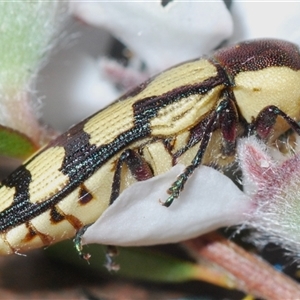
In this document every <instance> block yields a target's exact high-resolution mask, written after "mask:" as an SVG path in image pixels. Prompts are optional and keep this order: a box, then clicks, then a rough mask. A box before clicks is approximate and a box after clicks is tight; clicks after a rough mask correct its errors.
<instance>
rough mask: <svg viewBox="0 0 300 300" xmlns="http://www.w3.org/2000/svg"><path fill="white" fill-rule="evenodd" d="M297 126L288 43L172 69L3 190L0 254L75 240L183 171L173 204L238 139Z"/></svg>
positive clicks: (259, 45)
mask: <svg viewBox="0 0 300 300" xmlns="http://www.w3.org/2000/svg"><path fill="white" fill-rule="evenodd" d="M278 116H279V117H278ZM299 120H300V54H299V49H298V47H297V46H295V45H293V44H291V43H288V42H284V41H279V40H256V41H250V42H244V43H240V44H238V45H235V46H231V47H228V48H224V49H221V50H218V51H217V52H215V53H214V54H213V55H211V56H209V57H202V58H200V59H196V60H193V61H189V62H186V63H184V64H181V65H178V66H176V67H174V68H171V69H169V70H167V71H165V72H163V73H161V74H159V75H157V76H156V77H154V78H152V79H150V80H148V81H147V82H145V83H143V84H142V85H140V86H139V87H137V88H136V89H134V90H133V91H132V92H131V93H128V94H126V95H125V96H123V97H122V98H121V99H119V100H118V101H116V102H115V103H113V104H112V105H110V106H108V107H107V108H105V109H103V110H101V111H100V112H98V113H96V114H94V115H93V116H91V117H89V118H87V119H86V120H84V121H82V122H80V123H79V124H77V125H76V126H74V127H72V128H71V129H70V130H69V131H67V132H66V133H64V134H62V135H61V136H59V137H58V138H57V139H56V140H54V141H52V142H51V143H49V144H48V145H47V146H46V147H44V148H43V149H42V150H40V151H39V152H37V153H36V154H34V155H33V156H32V157H31V158H30V159H29V160H27V161H26V162H25V163H24V164H23V165H22V166H21V167H19V168H18V169H17V170H15V171H14V172H13V173H12V174H11V175H10V176H8V177H7V178H6V179H5V180H4V181H3V182H2V185H1V187H0V253H1V254H3V255H5V254H11V253H18V252H23V251H25V250H28V249H31V248H36V247H42V246H45V245H49V244H51V243H54V242H57V241H60V240H63V239H67V238H70V237H72V236H74V235H75V234H76V232H78V231H80V229H82V228H83V227H84V226H85V225H89V224H92V223H93V222H95V220H96V219H98V218H99V216H100V215H101V214H102V213H103V211H104V210H105V209H106V208H107V207H108V206H109V205H110V203H112V202H113V201H114V200H115V199H116V198H117V197H118V195H119V194H120V193H121V192H122V191H123V190H124V188H126V187H127V186H129V185H130V184H132V183H133V182H134V181H136V180H145V179H148V178H150V177H151V176H156V175H157V174H161V173H164V172H166V171H167V170H169V169H170V168H171V167H172V166H173V165H175V164H176V163H179V162H180V163H184V164H185V165H186V170H185V171H184V173H182V174H180V175H179V177H178V178H177V179H176V178H174V184H173V185H172V187H170V190H169V193H170V197H169V198H168V199H167V200H166V202H165V205H166V206H169V205H170V204H171V203H172V201H173V200H174V199H175V198H177V197H178V196H179V194H180V191H181V190H182V189H183V187H184V184H185V182H186V181H187V180H188V178H189V176H190V175H191V174H192V173H193V171H194V170H195V168H197V167H198V166H199V165H200V164H202V163H205V164H211V165H212V164H213V165H217V166H219V167H220V168H221V167H222V166H226V165H228V164H229V163H230V162H231V161H232V160H233V159H234V150H235V142H236V139H237V138H238V137H240V136H242V135H247V134H254V133H255V134H257V135H258V136H260V137H261V138H263V139H265V140H268V139H270V136H271V135H272V136H273V137H274V135H276V136H279V135H280V134H282V133H283V132H285V131H286V130H287V129H288V128H290V127H291V128H293V129H294V130H295V131H296V132H297V133H298V134H300V129H299V126H298V125H297V123H296V121H299ZM199 184H200V183H199ZM217 184H218V183H216V185H217ZM157 200H158V199H157ZM116 230H117V229H116Z"/></svg>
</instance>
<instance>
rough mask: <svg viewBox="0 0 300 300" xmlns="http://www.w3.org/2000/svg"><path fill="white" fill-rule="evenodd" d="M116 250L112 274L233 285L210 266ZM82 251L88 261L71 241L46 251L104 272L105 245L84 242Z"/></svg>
mask: <svg viewBox="0 0 300 300" xmlns="http://www.w3.org/2000/svg"><path fill="white" fill-rule="evenodd" d="M118 249H119V254H118V255H117V256H116V257H114V259H113V260H114V262H115V263H117V264H118V265H119V266H120V269H119V270H118V271H117V272H112V274H115V276H119V277H124V278H131V279H136V280H143V281H152V282H153V281H154V282H164V283H166V282H168V283H176V282H185V281H189V280H202V281H206V282H209V283H212V284H215V285H218V286H221V287H224V288H228V289H232V288H234V287H235V284H234V282H233V281H232V280H231V279H230V278H229V277H228V276H227V274H225V273H223V272H222V271H220V270H219V269H215V268H214V267H212V266H207V265H201V264H196V263H192V262H190V261H185V260H183V259H180V258H177V257H174V256H172V255H169V254H166V253H162V252H158V251H157V250H153V248H134V247H129V248H118ZM84 250H85V251H86V252H88V253H89V254H90V255H91V258H90V259H89V263H87V261H85V260H83V259H81V258H80V257H79V256H78V253H77V252H76V250H75V249H74V245H73V243H72V242H71V241H64V242H62V243H59V244H56V245H53V246H51V247H49V248H48V249H47V250H46V252H47V254H48V255H49V256H50V257H51V258H53V259H55V260H62V261H63V262H64V263H69V264H72V265H73V266H74V265H75V266H77V267H80V268H83V269H86V270H97V271H100V272H102V273H103V272H105V273H106V274H108V271H107V270H106V268H105V267H104V264H105V252H106V247H104V246H100V245H88V246H85V247H84Z"/></svg>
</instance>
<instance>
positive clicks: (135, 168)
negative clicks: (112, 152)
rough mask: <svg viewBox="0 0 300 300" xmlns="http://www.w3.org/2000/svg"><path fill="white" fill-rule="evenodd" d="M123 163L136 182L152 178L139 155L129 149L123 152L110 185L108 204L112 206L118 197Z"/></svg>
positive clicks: (151, 173) (147, 166) (146, 165)
mask: <svg viewBox="0 0 300 300" xmlns="http://www.w3.org/2000/svg"><path fill="white" fill-rule="evenodd" d="M124 163H125V164H126V165H127V167H128V168H129V170H130V172H131V173H132V175H133V177H134V178H135V179H136V180H137V181H143V180H146V179H149V178H151V177H153V172H152V170H151V168H150V166H149V165H148V163H147V162H146V161H145V160H144V158H143V157H142V156H141V155H140V154H138V153H137V152H136V151H134V150H131V149H127V150H125V151H124V152H123V153H122V154H121V156H120V158H119V160H118V163H117V166H116V171H115V174H114V178H113V183H112V192H111V196H110V202H109V203H110V204H112V203H113V202H114V201H115V200H116V199H117V198H118V196H119V195H120V186H121V173H122V168H123V165H124Z"/></svg>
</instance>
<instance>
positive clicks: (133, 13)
mask: <svg viewBox="0 0 300 300" xmlns="http://www.w3.org/2000/svg"><path fill="white" fill-rule="evenodd" d="M72 8H73V12H74V14H75V15H77V16H78V17H79V18H81V19H82V20H84V21H85V22H87V23H89V24H92V25H94V26H100V27H105V28H107V29H108V30H109V31H110V32H111V33H112V34H113V35H114V36H115V37H117V38H118V39H120V40H121V41H122V42H123V43H124V44H125V45H126V46H127V47H128V48H129V49H130V50H132V51H133V52H135V53H136V54H137V55H138V56H139V57H140V58H141V59H142V60H143V61H144V62H145V63H146V65H147V66H148V68H149V69H150V70H152V72H157V71H160V70H163V69H165V68H167V67H170V66H172V65H174V64H177V63H179V62H182V61H185V60H188V59H191V58H195V57H199V56H200V55H201V54H203V53H207V52H208V51H211V50H212V49H213V48H215V47H216V46H218V45H219V44H220V43H221V42H222V41H223V40H225V39H226V38H228V37H229V36H230V34H231V33H232V20H231V16H230V14H229V12H228V10H227V9H226V7H225V4H224V2H223V1H217V2H216V1H214V2H180V1H177V0H174V1H172V2H170V3H169V4H167V5H166V6H165V7H164V6H162V4H161V1H151V2H143V1H138V2H128V1H118V2H117V3H116V2H108V1H107V2H96V3H95V2H92V3H91V2H88V1H81V2H74V3H72Z"/></svg>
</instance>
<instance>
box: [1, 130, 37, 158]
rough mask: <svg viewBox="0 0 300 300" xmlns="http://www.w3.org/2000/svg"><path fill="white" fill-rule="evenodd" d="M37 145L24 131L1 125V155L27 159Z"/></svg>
mask: <svg viewBox="0 0 300 300" xmlns="http://www.w3.org/2000/svg"><path fill="white" fill-rule="evenodd" d="M36 150H37V146H36V145H35V144H34V143H33V141H32V140H30V138H29V137H27V136H26V135H24V134H23V133H21V132H19V131H17V130H14V129H12V128H9V127H5V126H2V125H0V156H8V157H13V158H19V159H25V158H27V157H28V156H30V155H31V154H32V153H34V151H36Z"/></svg>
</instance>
